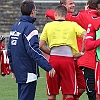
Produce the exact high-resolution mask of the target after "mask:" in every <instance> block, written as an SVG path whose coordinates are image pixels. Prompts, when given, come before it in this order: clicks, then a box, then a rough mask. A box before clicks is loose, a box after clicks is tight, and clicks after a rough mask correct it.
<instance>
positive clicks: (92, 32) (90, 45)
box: [85, 23, 100, 50]
mask: <svg viewBox="0 0 100 100" xmlns="http://www.w3.org/2000/svg"><path fill="white" fill-rule="evenodd" d="M99 24H100V23H99ZM98 27H100V25H99V26H98ZM96 31H97V30H96V29H95V28H94V26H93V25H92V24H89V25H88V29H87V36H86V44H85V49H86V50H93V49H96V48H97V47H98V46H100V39H97V40H96Z"/></svg>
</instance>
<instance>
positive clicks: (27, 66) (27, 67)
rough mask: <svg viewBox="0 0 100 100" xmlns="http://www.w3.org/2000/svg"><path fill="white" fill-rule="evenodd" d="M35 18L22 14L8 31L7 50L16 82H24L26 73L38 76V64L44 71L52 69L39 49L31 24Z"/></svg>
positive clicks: (36, 33)
mask: <svg viewBox="0 0 100 100" xmlns="http://www.w3.org/2000/svg"><path fill="white" fill-rule="evenodd" d="M35 20H36V18H32V17H30V16H25V15H22V16H21V17H20V20H19V21H18V22H16V23H15V24H14V25H13V26H12V28H11V31H10V38H9V43H8V49H7V52H8V57H9V61H10V66H11V70H12V72H13V73H14V74H15V77H16V82H17V83H26V81H27V78H28V73H34V74H35V75H37V76H38V65H39V66H40V67H41V68H43V69H44V70H45V71H50V70H51V69H52V66H51V65H50V64H49V63H48V61H47V60H46V59H45V58H44V56H43V55H42V52H41V51H40V49H39V40H38V31H37V29H36V27H35V26H34V24H33V23H34V21H35Z"/></svg>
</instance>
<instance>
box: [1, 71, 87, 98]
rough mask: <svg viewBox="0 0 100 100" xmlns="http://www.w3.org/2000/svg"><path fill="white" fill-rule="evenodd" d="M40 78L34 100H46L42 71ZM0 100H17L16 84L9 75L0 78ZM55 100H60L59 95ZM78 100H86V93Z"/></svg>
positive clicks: (43, 73) (43, 72)
mask: <svg viewBox="0 0 100 100" xmlns="http://www.w3.org/2000/svg"><path fill="white" fill-rule="evenodd" d="M40 76H41V77H40V78H39V79H38V83H37V91H36V97H35V100H47V95H46V81H45V71H44V70H42V69H40ZM0 100H17V84H16V83H15V80H14V79H12V78H11V75H8V76H6V77H2V76H0ZM57 100H61V93H60V94H59V95H58V96H57ZM80 100H88V99H87V95H86V93H84V94H83V95H82V96H81V98H80Z"/></svg>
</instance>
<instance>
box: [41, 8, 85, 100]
mask: <svg viewBox="0 0 100 100" xmlns="http://www.w3.org/2000/svg"><path fill="white" fill-rule="evenodd" d="M66 13H67V9H66V7H65V6H58V7H57V8H56V9H55V13H54V16H55V21H53V22H49V23H47V24H46V25H45V27H44V29H43V31H42V34H41V36H40V49H41V50H42V51H43V52H45V53H47V54H50V59H49V62H50V64H51V65H52V66H53V67H54V69H55V70H56V74H55V76H54V77H53V78H52V79H51V78H50V77H49V76H48V73H47V93H48V100H56V95H57V94H59V89H60V86H61V90H62V94H63V95H65V98H64V100H74V98H73V95H74V94H75V92H76V81H75V65H74V59H73V54H74V53H76V52H79V51H78V46H77V39H76V36H81V35H82V33H83V34H84V33H85V30H84V29H83V28H82V27H81V26H79V25H78V24H77V23H75V22H70V21H65V17H66ZM47 44H48V45H49V48H50V49H48V48H47V46H46V45H47Z"/></svg>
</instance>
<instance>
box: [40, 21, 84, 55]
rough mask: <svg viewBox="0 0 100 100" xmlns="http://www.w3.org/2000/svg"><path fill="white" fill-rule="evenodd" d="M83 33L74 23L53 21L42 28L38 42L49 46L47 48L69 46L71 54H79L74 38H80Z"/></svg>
mask: <svg viewBox="0 0 100 100" xmlns="http://www.w3.org/2000/svg"><path fill="white" fill-rule="evenodd" d="M83 31H85V30H84V29H83V28H82V27H81V26H79V25H78V24H77V23H76V22H70V21H53V22H49V23H47V24H46V25H45V26H44V29H43V31H42V34H41V36H40V40H44V41H46V42H47V43H48V44H49V48H52V47H55V46H65V45H67V46H70V47H72V52H73V54H74V53H75V52H79V50H78V45H77V39H76V36H82V32H83Z"/></svg>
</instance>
